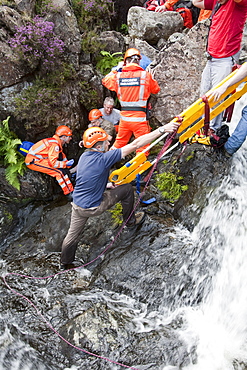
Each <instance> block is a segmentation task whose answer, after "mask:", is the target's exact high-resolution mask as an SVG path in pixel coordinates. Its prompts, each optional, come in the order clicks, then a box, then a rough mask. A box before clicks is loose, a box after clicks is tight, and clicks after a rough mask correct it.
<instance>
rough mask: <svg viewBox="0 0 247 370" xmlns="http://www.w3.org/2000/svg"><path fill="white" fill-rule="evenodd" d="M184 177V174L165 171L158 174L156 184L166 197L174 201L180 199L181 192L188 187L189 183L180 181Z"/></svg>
mask: <svg viewBox="0 0 247 370" xmlns="http://www.w3.org/2000/svg"><path fill="white" fill-rule="evenodd" d="M182 179H183V177H182V176H177V175H175V174H174V173H169V172H164V173H161V174H159V175H157V176H156V179H155V185H156V186H157V188H158V189H159V190H160V191H161V194H162V196H163V197H164V198H165V199H167V200H168V201H169V202H171V203H174V202H175V201H176V200H178V199H179V197H180V196H181V194H182V193H183V192H184V191H185V190H187V189H188V186H187V185H181V184H180V183H179V181H181V180H182Z"/></svg>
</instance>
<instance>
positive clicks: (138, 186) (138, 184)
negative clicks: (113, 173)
mask: <svg viewBox="0 0 247 370" xmlns="http://www.w3.org/2000/svg"><path fill="white" fill-rule="evenodd" d="M136 192H137V194H138V195H140V194H141V175H140V174H139V173H138V174H137V175H136ZM140 201H141V202H142V203H144V204H151V203H153V202H156V198H154V197H153V198H150V199H148V200H142V198H140Z"/></svg>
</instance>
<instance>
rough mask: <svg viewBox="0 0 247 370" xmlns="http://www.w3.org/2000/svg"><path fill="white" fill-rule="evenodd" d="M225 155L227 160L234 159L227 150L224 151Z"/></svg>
mask: <svg viewBox="0 0 247 370" xmlns="http://www.w3.org/2000/svg"><path fill="white" fill-rule="evenodd" d="M223 154H224V156H225V157H226V158H231V157H232V154H230V153H228V151H227V150H226V149H225V148H224V149H223Z"/></svg>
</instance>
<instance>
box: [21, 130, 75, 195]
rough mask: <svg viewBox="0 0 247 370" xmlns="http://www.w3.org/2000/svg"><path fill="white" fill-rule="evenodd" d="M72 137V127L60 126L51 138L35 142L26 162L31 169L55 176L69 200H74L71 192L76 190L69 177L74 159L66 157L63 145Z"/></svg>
mask: <svg viewBox="0 0 247 370" xmlns="http://www.w3.org/2000/svg"><path fill="white" fill-rule="evenodd" d="M71 139H72V131H71V129H70V128H69V127H68V126H64V125H62V126H59V127H58V128H57V129H56V132H55V135H53V136H52V137H51V138H47V139H43V140H40V141H38V142H37V143H36V144H34V145H33V146H32V147H31V148H30V149H29V151H28V154H27V156H26V158H25V164H26V165H27V167H28V168H30V170H33V171H38V172H43V173H46V174H47V175H50V176H52V177H55V178H56V180H57V182H58V184H59V185H60V186H61V188H62V190H63V193H64V194H65V195H66V196H67V198H68V199H69V200H72V195H71V193H72V192H73V190H74V188H73V185H72V184H71V181H70V177H69V175H70V174H69V167H71V166H72V165H73V163H74V160H73V159H70V160H68V159H67V158H66V156H65V154H64V153H63V146H64V145H65V144H69V142H70V140H71Z"/></svg>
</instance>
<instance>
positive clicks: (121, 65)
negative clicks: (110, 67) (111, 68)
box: [116, 61, 124, 71]
mask: <svg viewBox="0 0 247 370" xmlns="http://www.w3.org/2000/svg"><path fill="white" fill-rule="evenodd" d="M123 66H124V62H123V61H122V62H118V65H117V68H116V69H117V71H119V70H120V69H122V68H123Z"/></svg>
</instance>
